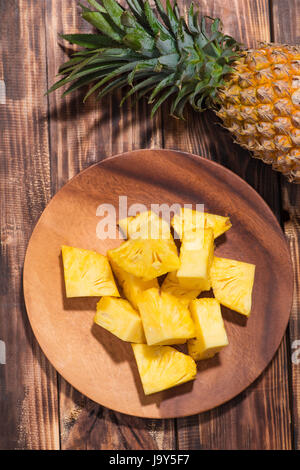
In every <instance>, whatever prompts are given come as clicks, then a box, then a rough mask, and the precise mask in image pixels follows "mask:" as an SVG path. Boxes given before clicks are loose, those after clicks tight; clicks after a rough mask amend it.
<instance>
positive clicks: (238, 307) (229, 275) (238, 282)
mask: <svg viewBox="0 0 300 470" xmlns="http://www.w3.org/2000/svg"><path fill="white" fill-rule="evenodd" d="M210 274H211V281H212V288H213V291H214V295H215V298H216V299H217V300H218V301H219V302H220V304H222V305H224V306H225V307H228V308H231V309H232V310H235V311H236V312H239V313H241V314H242V315H246V317H248V316H249V315H250V312H251V297H252V288H253V283H254V274H255V266H254V264H250V263H244V262H242V261H235V260H232V259H227V258H217V257H214V260H213V264H212V267H211V271H210Z"/></svg>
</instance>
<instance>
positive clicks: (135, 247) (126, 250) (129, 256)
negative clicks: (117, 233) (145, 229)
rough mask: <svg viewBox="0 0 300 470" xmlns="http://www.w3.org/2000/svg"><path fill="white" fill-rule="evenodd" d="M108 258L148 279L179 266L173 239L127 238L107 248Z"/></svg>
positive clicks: (129, 271) (124, 268) (122, 267)
mask: <svg viewBox="0 0 300 470" xmlns="http://www.w3.org/2000/svg"><path fill="white" fill-rule="evenodd" d="M107 256H108V258H109V259H110V260H111V261H112V262H113V263H114V264H116V265H117V266H118V267H120V268H121V269H123V270H124V271H126V272H128V273H130V274H133V275H134V276H137V277H141V278H142V279H143V280H145V281H150V280H151V279H154V278H155V277H159V276H161V275H162V274H165V273H167V272H168V271H174V270H176V269H178V268H179V264H180V263H179V258H178V254H177V248H176V245H175V243H174V240H173V239H172V240H142V239H137V240H128V241H126V242H124V243H122V245H120V246H119V247H118V248H115V249H113V250H108V252H107Z"/></svg>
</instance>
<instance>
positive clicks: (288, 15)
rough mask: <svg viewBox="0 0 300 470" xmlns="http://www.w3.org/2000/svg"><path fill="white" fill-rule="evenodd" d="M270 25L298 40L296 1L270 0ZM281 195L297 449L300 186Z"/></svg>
mask: <svg viewBox="0 0 300 470" xmlns="http://www.w3.org/2000/svg"><path fill="white" fill-rule="evenodd" d="M272 27H273V34H274V38H273V39H274V41H276V42H283V43H287V44H299V40H300V2H299V0H289V1H288V2H281V1H279V0H274V1H273V2H272ZM281 183H282V199H283V208H284V210H285V222H284V229H285V233H286V236H287V239H288V241H289V245H290V251H291V255H292V260H293V267H294V302H293V307H292V313H291V319H290V323H289V348H290V349H289V351H290V357H289V363H290V367H291V378H292V384H291V390H290V394H291V401H292V420H293V421H292V429H293V437H294V446H295V448H296V449H300V363H299V362H300V361H299V359H300V354H299V349H300V341H299V340H300V325H299V312H300V300H299V299H300V264H299V259H300V186H295V185H291V184H289V183H287V182H286V181H285V180H284V179H283V178H282V181H281Z"/></svg>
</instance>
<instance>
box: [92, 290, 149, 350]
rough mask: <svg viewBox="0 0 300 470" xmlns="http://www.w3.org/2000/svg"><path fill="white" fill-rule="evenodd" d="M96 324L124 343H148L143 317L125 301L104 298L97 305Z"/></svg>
mask: <svg viewBox="0 0 300 470" xmlns="http://www.w3.org/2000/svg"><path fill="white" fill-rule="evenodd" d="M94 322H95V323H97V325H100V326H102V327H103V328H105V329H106V330H108V331H110V332H111V333H113V334H114V335H115V336H117V337H118V338H120V339H122V340H123V341H129V342H131V343H145V342H146V339H145V334H144V329H143V324H142V320H141V317H140V315H139V313H138V312H137V311H136V310H134V309H133V308H132V306H131V305H130V303H129V302H128V301H127V300H125V299H116V298H115V297H102V299H101V300H100V301H99V302H98V304H97V313H96V315H95V318H94Z"/></svg>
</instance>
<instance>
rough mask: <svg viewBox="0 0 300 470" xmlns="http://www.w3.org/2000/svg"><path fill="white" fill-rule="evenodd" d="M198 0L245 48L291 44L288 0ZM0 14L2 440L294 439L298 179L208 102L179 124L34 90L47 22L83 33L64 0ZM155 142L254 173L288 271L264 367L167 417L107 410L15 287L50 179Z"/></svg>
mask: <svg viewBox="0 0 300 470" xmlns="http://www.w3.org/2000/svg"><path fill="white" fill-rule="evenodd" d="M179 3H180V4H181V5H183V4H187V1H185V0H181V1H179ZM201 5H202V7H201V8H202V11H203V13H205V14H208V15H211V16H216V15H217V16H218V15H219V16H220V17H222V19H223V22H224V29H225V30H226V32H228V33H230V34H232V35H233V36H235V37H236V38H237V39H238V40H241V41H243V42H244V43H246V44H247V45H248V46H254V44H255V42H256V41H257V40H263V41H270V40H272V41H275V42H284V43H289V44H294V43H297V42H298V43H299V36H300V24H299V23H300V0H285V1H280V0H273V1H272V0H270V1H268V0H248V1H247V0H234V1H229V0H215V1H213V0H206V1H205V0H203V1H202V2H201ZM0 18H1V39H2V49H1V62H0V79H1V81H0V110H1V117H0V126H1V138H0V148H1V166H0V168H1V175H0V185H1V186H0V187H1V270H0V276H1V280H0V291H1V303H0V308H1V314H0V340H1V343H0V348H1V351H2V354H1V355H0V357H2V362H4V360H3V355H4V354H3V353H4V343H5V345H6V364H0V448H1V449H14V448H17V449H293V448H294V449H295V448H296V449H299V448H300V354H299V346H300V322H299V317H298V318H297V316H298V315H300V264H299V252H300V205H299V204H300V186H295V185H291V184H288V183H287V182H286V181H285V180H284V179H283V178H282V177H281V176H280V175H279V174H277V173H275V172H274V171H272V170H271V168H269V167H268V166H266V165H264V164H263V163H261V162H260V161H256V160H254V159H251V158H250V156H249V154H248V153H247V152H246V151H244V150H242V149H241V148H240V147H238V146H237V145H235V144H234V143H233V141H232V139H231V137H230V135H229V134H228V133H227V132H226V131H224V130H223V129H222V128H220V127H218V126H216V125H215V124H214V121H215V120H216V118H215V116H214V115H213V114H211V113H206V114H205V115H203V116H199V115H196V114H195V113H193V112H192V111H191V110H190V112H189V115H188V119H187V121H186V122H181V121H178V120H175V119H171V118H169V117H168V113H167V109H166V108H163V109H162V112H161V113H158V114H157V116H156V117H155V119H154V120H153V121H152V120H151V119H150V117H149V108H148V107H147V105H146V103H145V102H141V103H140V104H139V105H135V106H134V107H133V108H132V109H130V108H129V106H128V105H127V104H126V105H125V106H124V107H123V109H120V108H119V106H118V102H119V99H120V95H119V94H118V93H115V94H114V95H113V96H111V97H108V98H106V99H104V100H103V101H102V102H101V103H95V101H94V99H93V98H92V99H90V100H89V101H88V102H87V104H85V105H83V104H82V94H81V93H78V94H74V95H73V96H71V97H69V98H68V99H61V93H60V92H58V93H55V94H52V95H50V96H49V97H46V96H44V92H45V91H46V89H47V88H48V87H49V85H50V84H52V83H53V81H54V76H55V74H56V72H57V69H58V66H59V64H61V63H62V62H63V61H64V60H65V58H66V52H68V51H67V50H65V49H64V47H60V46H59V44H58V33H75V32H79V31H81V32H84V31H88V28H87V24H86V23H85V22H83V21H82V20H81V18H80V16H79V9H78V7H77V2H76V1H75V0H74V1H68V2H66V1H61V0H9V1H8V0H0ZM297 19H298V23H297ZM156 147H163V148H173V149H180V150H185V151H189V152H193V153H195V154H199V155H203V156H205V157H207V158H210V159H213V160H216V161H217V162H219V163H221V164H223V165H225V166H226V167H228V168H230V169H231V170H232V171H234V172H235V173H237V174H239V175H240V176H241V177H242V178H244V179H245V180H246V181H247V182H248V183H249V184H250V185H252V186H253V187H254V188H255V189H256V190H257V191H258V192H259V193H260V194H261V195H262V196H263V198H264V199H265V200H266V202H267V203H268V204H269V205H270V207H271V208H272V210H273V211H274V213H275V214H276V216H277V217H278V220H279V221H280V223H281V224H282V227H283V229H284V230H285V233H286V237H287V240H288V243H289V245H290V250H291V254H292V260H293V267H294V273H295V295H294V302H293V308H292V314H291V319H290V323H289V327H288V330H287V332H286V335H285V338H284V340H283V342H282V344H281V346H280V348H279V350H278V352H277V354H276V356H275V358H274V359H273V361H272V363H271V364H270V365H269V367H268V368H267V370H266V371H265V372H264V373H263V374H262V376H261V377H260V378H259V379H258V380H257V381H256V382H255V383H254V384H253V385H252V386H251V387H250V388H248V389H247V390H246V391H245V392H243V393H242V394H241V395H239V396H238V397H236V398H235V399H234V400H232V401H230V402H229V403H227V404H225V405H223V406H221V407H219V408H217V409H214V410H212V411H209V412H206V413H203V414H200V415H196V416H193V417H189V418H181V419H177V420H173V419H170V420H165V421H155V420H146V419H140V418H134V417H130V416H125V415H121V414H118V413H115V412H113V411H110V410H108V409H105V408H103V407H101V406H99V405H97V404H95V403H93V402H91V401H90V400H88V399H87V398H86V397H84V396H82V395H81V394H80V393H78V392H77V391H76V390H74V389H73V388H72V387H71V386H70V385H69V384H68V383H66V382H65V381H64V379H62V377H60V376H59V375H58V374H57V373H56V371H55V370H54V369H53V367H52V366H51V365H50V363H49V362H48V360H47V359H46V358H45V356H44V355H43V353H42V352H41V350H40V348H39V346H38V344H37V342H36V340H35V338H34V336H33V334H32V331H31V328H30V325H29V323H28V319H27V315H26V310H25V307H24V300H23V293H22V267H23V261H24V255H25V250H26V246H27V243H28V239H29V237H30V234H31V232H32V229H33V227H34V225H35V223H36V222H37V220H38V218H39V216H40V214H41V213H42V211H43V209H44V207H45V205H46V204H47V202H48V201H49V200H50V199H51V197H52V196H53V195H54V194H55V193H56V192H57V191H58V189H59V188H60V187H61V186H62V185H63V184H64V183H65V182H66V181H68V180H69V179H70V178H71V177H72V176H73V175H75V174H77V173H78V172H79V171H80V170H81V169H83V168H86V167H87V166H89V165H90V164H92V163H94V162H96V161H99V160H101V159H103V158H105V157H107V156H109V155H113V154H116V153H120V152H124V151H127V150H130V149H137V148H156ZM3 342H4V343H3ZM293 353H294V354H293ZM292 358H293V360H292ZM297 362H299V364H297Z"/></svg>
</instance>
